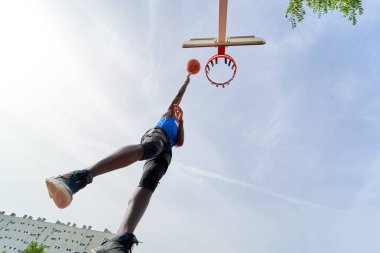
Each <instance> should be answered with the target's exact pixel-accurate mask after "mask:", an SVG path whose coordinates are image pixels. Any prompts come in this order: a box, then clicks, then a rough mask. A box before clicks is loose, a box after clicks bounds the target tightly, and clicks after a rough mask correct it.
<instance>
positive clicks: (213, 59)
mask: <svg viewBox="0 0 380 253" xmlns="http://www.w3.org/2000/svg"><path fill="white" fill-rule="evenodd" d="M218 59H223V60H224V63H225V64H226V65H228V67H230V68H231V70H232V76H231V78H230V79H228V80H227V81H225V82H215V81H214V80H212V79H211V78H210V76H209V73H210V70H211V68H212V67H214V65H215V64H218ZM214 62H215V64H214ZM236 70H237V66H236V62H235V60H234V58H232V57H231V56H229V55H228V54H217V55H214V56H213V57H211V58H210V59H209V60H208V61H207V64H206V65H205V72H206V77H207V79H208V80H209V81H210V83H211V84H213V85H215V86H217V87H218V86H219V85H221V86H223V88H224V86H225V85H229V84H230V82H231V81H232V80H233V79H234V77H235V75H236Z"/></svg>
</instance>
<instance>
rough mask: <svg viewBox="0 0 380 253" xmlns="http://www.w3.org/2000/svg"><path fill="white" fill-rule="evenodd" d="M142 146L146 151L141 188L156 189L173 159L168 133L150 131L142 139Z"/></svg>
mask: <svg viewBox="0 0 380 253" xmlns="http://www.w3.org/2000/svg"><path fill="white" fill-rule="evenodd" d="M141 145H142V146H143V149H144V157H143V160H146V162H145V164H144V170H143V174H142V177H141V180H140V183H139V187H144V188H148V189H150V190H151V191H152V192H154V190H155V189H156V187H157V185H158V183H159V181H160V180H161V178H162V177H163V176H164V175H165V173H166V171H167V169H168V167H169V164H170V162H171V159H172V149H171V147H170V145H169V143H168V138H167V136H166V133H165V132H164V131H163V130H161V129H157V128H153V129H150V130H149V131H148V132H146V133H145V134H144V136H143V137H142V138H141Z"/></svg>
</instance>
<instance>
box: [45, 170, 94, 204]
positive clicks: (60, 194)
mask: <svg viewBox="0 0 380 253" xmlns="http://www.w3.org/2000/svg"><path fill="white" fill-rule="evenodd" d="M45 182H46V186H47V188H48V191H49V195H50V198H52V199H53V200H54V203H55V205H56V206H57V207H58V208H65V207H67V206H68V205H70V203H71V201H72V200H73V195H74V193H76V192H77V191H79V190H80V189H82V188H84V187H85V186H86V185H87V184H89V183H91V182H92V175H91V172H90V171H88V170H76V171H73V172H70V173H66V174H64V175H62V176H58V177H52V178H48V179H46V180H45Z"/></svg>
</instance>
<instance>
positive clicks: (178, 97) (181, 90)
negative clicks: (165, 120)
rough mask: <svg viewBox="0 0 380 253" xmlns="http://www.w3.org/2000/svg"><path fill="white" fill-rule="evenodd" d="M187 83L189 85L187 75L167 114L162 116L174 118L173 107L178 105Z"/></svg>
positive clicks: (188, 76)
mask: <svg viewBox="0 0 380 253" xmlns="http://www.w3.org/2000/svg"><path fill="white" fill-rule="evenodd" d="M189 83H190V74H188V75H187V78H186V81H185V83H184V84H183V85H182V86H181V88H180V89H179V91H178V93H177V95H176V96H175V98H174V99H173V101H172V102H171V104H170V106H169V108H168V110H167V112H166V113H165V114H164V115H163V116H170V117H173V116H175V111H174V105H179V104H180V103H181V101H182V97H183V95H184V94H185V92H186V88H187V85H189Z"/></svg>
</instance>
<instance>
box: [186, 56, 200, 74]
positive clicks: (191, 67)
mask: <svg viewBox="0 0 380 253" xmlns="http://www.w3.org/2000/svg"><path fill="white" fill-rule="evenodd" d="M200 69H201V64H200V63H199V61H198V60H197V59H190V60H189V61H188V62H187V72H189V73H190V74H192V75H195V74H197V73H198V72H199V70H200Z"/></svg>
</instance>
